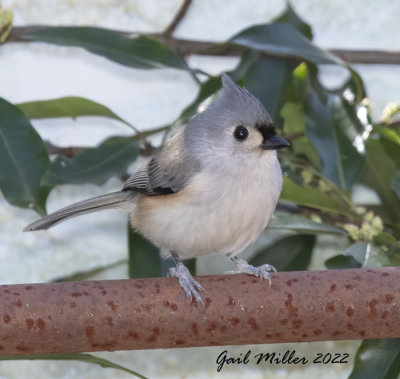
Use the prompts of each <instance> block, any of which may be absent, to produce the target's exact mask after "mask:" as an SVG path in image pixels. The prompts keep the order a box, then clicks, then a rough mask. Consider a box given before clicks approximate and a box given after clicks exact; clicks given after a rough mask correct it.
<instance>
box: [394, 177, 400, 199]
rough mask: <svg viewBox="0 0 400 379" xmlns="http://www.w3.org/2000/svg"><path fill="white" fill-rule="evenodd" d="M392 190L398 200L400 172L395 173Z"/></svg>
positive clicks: (399, 194)
mask: <svg viewBox="0 0 400 379" xmlns="http://www.w3.org/2000/svg"><path fill="white" fill-rule="evenodd" d="M392 189H393V190H394V192H396V195H397V197H398V198H399V199H400V171H397V172H396V175H395V176H394V178H393V180H392Z"/></svg>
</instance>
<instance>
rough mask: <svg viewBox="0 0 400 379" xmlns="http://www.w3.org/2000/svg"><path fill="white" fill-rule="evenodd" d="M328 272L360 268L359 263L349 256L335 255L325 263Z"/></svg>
mask: <svg viewBox="0 0 400 379" xmlns="http://www.w3.org/2000/svg"><path fill="white" fill-rule="evenodd" d="M325 266H326V267H327V268H328V269H329V270H341V269H345V268H361V263H360V262H358V261H357V260H356V259H355V258H354V257H352V256H351V255H336V256H335V257H332V258H330V259H328V260H326V261H325Z"/></svg>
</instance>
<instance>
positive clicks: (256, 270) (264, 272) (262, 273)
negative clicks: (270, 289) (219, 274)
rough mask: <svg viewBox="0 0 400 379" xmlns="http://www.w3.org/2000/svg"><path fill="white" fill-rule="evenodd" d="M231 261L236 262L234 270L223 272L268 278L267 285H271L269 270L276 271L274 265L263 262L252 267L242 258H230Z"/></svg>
mask: <svg viewBox="0 0 400 379" xmlns="http://www.w3.org/2000/svg"><path fill="white" fill-rule="evenodd" d="M232 260H233V262H234V263H235V264H236V270H233V271H227V272H225V274H249V275H254V276H259V277H260V278H264V279H267V280H268V283H269V285H270V286H271V274H270V272H271V271H273V272H276V269H275V267H273V266H271V265H269V264H264V265H262V266H259V267H254V266H252V265H250V264H248V263H247V262H246V261H245V260H244V259H239V258H232Z"/></svg>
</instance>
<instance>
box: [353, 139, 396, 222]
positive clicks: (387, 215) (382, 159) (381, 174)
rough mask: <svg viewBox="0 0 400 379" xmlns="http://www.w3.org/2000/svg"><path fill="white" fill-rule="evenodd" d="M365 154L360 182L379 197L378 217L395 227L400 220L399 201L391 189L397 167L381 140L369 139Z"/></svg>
mask: <svg viewBox="0 0 400 379" xmlns="http://www.w3.org/2000/svg"><path fill="white" fill-rule="evenodd" d="M366 152H367V160H366V167H365V169H364V171H363V173H362V176H361V181H362V182H363V183H364V184H366V185H367V186H368V187H370V188H371V189H373V190H374V191H376V193H377V194H378V196H379V197H380V199H381V201H382V205H381V206H379V207H378V208H377V210H376V211H377V212H378V214H379V216H381V217H382V219H383V221H384V222H385V223H386V224H392V225H395V224H396V223H398V221H399V218H400V199H399V198H398V197H397V195H396V193H395V192H394V191H393V189H392V188H391V187H392V181H393V178H394V176H395V174H396V172H397V171H398V167H397V166H396V164H395V162H394V161H393V159H392V158H391V156H389V155H388V154H387V152H386V150H385V147H384V144H382V141H381V139H373V138H369V139H368V141H367V143H366Z"/></svg>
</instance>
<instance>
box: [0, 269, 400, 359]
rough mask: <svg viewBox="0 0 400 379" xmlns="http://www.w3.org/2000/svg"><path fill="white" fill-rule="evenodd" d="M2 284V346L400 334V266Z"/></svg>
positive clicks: (107, 346) (13, 349)
mask: <svg viewBox="0 0 400 379" xmlns="http://www.w3.org/2000/svg"><path fill="white" fill-rule="evenodd" d="M196 280H198V281H199V282H200V283H201V285H203V286H204V288H205V289H206V291H205V292H204V294H203V298H204V300H205V304H206V305H205V306H203V305H201V304H199V303H196V302H194V301H189V299H188V298H187V297H186V294H185V293H184V291H183V290H182V288H180V286H179V284H178V281H177V280H176V279H175V278H153V279H131V280H110V281H91V282H64V283H46V284H18V285H9V286H7V285H3V286H0V310H1V319H0V325H1V328H0V354H1V355H11V354H12V355H26V354H47V353H50V354H51V353H63V352H69V353H70V352H81V351H101V350H108V351H115V350H135V349H159V348H176V347H189V346H223V345H242V344H260V343H276V342H305V341H307V342H310V341H327V340H351V339H360V338H361V339H369V338H397V337H400V268H399V267H386V268H379V269H368V270H367V269H352V270H328V271H303V272H301V271H298V272H282V273H279V274H273V275H272V286H271V287H269V286H268V281H267V280H261V279H259V278H255V277H252V276H249V275H223V276H200V277H197V278H196Z"/></svg>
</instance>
